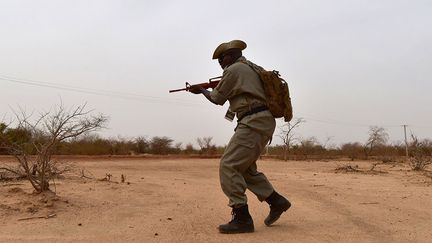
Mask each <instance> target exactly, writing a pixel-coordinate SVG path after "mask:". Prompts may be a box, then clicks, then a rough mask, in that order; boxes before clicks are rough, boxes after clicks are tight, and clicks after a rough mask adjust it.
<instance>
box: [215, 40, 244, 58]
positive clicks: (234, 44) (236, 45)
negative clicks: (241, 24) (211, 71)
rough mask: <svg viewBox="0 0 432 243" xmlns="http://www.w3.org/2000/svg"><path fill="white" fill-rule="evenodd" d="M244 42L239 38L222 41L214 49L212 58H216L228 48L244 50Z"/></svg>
mask: <svg viewBox="0 0 432 243" xmlns="http://www.w3.org/2000/svg"><path fill="white" fill-rule="evenodd" d="M246 46H247V45H246V43H245V42H244V41H241V40H232V41H230V42H224V43H222V44H220V45H219V46H218V47H216V50H215V51H214V53H213V59H218V58H219V57H220V55H222V54H223V53H224V52H226V51H228V50H230V49H240V50H244V49H245V48H246Z"/></svg>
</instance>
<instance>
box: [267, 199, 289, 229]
mask: <svg viewBox="0 0 432 243" xmlns="http://www.w3.org/2000/svg"><path fill="white" fill-rule="evenodd" d="M266 202H267V203H268V204H270V213H269V215H268V216H267V218H266V219H265V220H264V223H265V225H267V226H270V225H272V224H273V223H274V222H276V220H278V219H279V217H280V216H281V214H282V213H283V212H285V211H287V210H288V208H290V207H291V203H290V202H289V201H288V200H287V199H286V198H284V197H283V196H281V195H279V194H278V193H277V192H276V191H273V193H272V194H271V195H270V196H269V197H268V198H267V199H266Z"/></svg>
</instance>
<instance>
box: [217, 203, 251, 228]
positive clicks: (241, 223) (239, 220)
mask: <svg viewBox="0 0 432 243" xmlns="http://www.w3.org/2000/svg"><path fill="white" fill-rule="evenodd" d="M232 215H233V217H232V220H231V221H230V222H229V223H228V224H221V225H219V232H221V233H223V234H237V233H249V232H254V224H253V220H252V217H251V216H250V214H249V209H248V205H247V204H246V205H244V206H241V207H238V208H233V209H232Z"/></svg>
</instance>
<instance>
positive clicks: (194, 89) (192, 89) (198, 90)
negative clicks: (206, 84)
mask: <svg viewBox="0 0 432 243" xmlns="http://www.w3.org/2000/svg"><path fill="white" fill-rule="evenodd" d="M202 91H203V87H201V86H199V85H192V86H190V87H189V92H191V93H194V94H201V93H202Z"/></svg>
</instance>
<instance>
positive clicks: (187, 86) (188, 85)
mask: <svg viewBox="0 0 432 243" xmlns="http://www.w3.org/2000/svg"><path fill="white" fill-rule="evenodd" d="M190 87H191V85H190V83H189V82H186V90H189V89H190Z"/></svg>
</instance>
